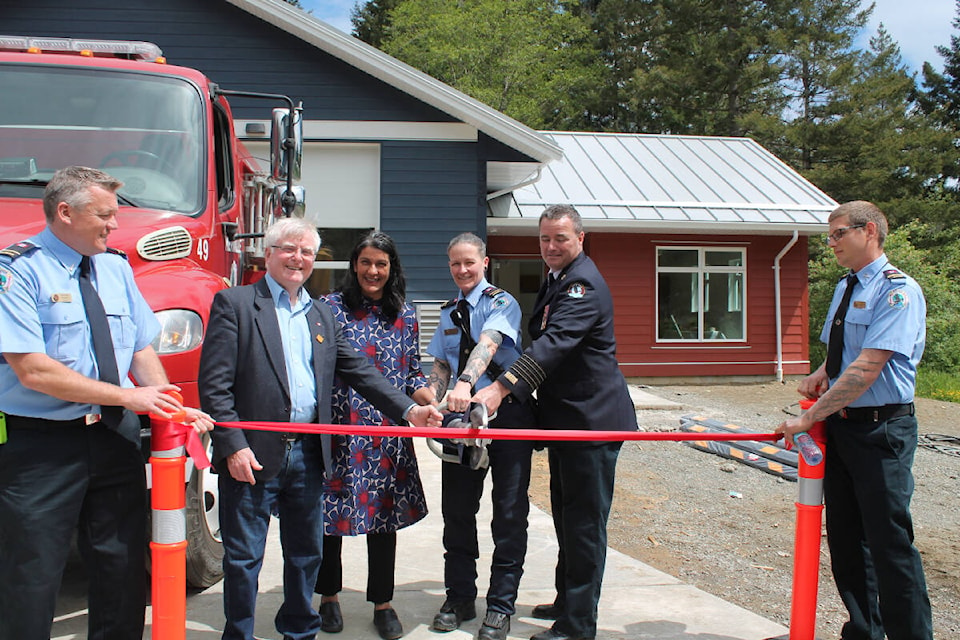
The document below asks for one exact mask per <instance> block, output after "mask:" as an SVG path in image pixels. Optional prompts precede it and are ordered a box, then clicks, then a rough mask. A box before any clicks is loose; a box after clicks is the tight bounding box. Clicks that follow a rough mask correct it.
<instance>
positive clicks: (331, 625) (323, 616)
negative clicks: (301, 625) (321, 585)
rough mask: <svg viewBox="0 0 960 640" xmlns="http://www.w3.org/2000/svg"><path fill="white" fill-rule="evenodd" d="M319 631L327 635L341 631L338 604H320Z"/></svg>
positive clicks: (341, 621)
mask: <svg viewBox="0 0 960 640" xmlns="http://www.w3.org/2000/svg"><path fill="white" fill-rule="evenodd" d="M320 630H321V631H325V632H327V633H340V632H341V631H343V614H341V613H340V603H339V602H321V603H320Z"/></svg>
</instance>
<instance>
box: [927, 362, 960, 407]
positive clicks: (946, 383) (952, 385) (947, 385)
mask: <svg viewBox="0 0 960 640" xmlns="http://www.w3.org/2000/svg"><path fill="white" fill-rule="evenodd" d="M917 395H918V396H920V397H921V398H932V399H933V400H946V401H947V402H960V375H958V374H956V373H945V372H943V371H927V370H926V369H921V370H919V371H918V372H917Z"/></svg>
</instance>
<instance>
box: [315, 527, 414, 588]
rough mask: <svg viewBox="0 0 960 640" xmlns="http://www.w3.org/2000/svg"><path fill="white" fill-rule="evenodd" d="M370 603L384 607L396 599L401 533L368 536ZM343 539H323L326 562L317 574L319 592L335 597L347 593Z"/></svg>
mask: <svg viewBox="0 0 960 640" xmlns="http://www.w3.org/2000/svg"><path fill="white" fill-rule="evenodd" d="M365 537H366V539H367V600H368V601H369V602H372V603H373V604H383V603H384V602H390V601H391V600H393V587H394V571H395V567H396V564H397V532H396V531H390V532H388V533H367V534H365ZM342 548H343V537H342V536H326V535H325V536H323V562H322V563H321V564H320V573H319V574H318V575H317V587H316V589H314V591H315V592H316V593H319V594H320V595H324V596H335V595H337V594H338V593H340V592H341V591H343V563H342V562H341V556H340V553H341V550H342Z"/></svg>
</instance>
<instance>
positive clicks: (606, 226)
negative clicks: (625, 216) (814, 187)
mask: <svg viewBox="0 0 960 640" xmlns="http://www.w3.org/2000/svg"><path fill="white" fill-rule="evenodd" d="M538 223H539V219H538V218H497V217H488V218H487V231H488V233H490V234H511V235H536V234H537V229H538ZM583 229H584V231H588V232H589V231H594V232H597V233H614V232H616V233H670V234H679V235H704V234H711V235H739V236H742V235H764V236H767V235H786V234H791V233H793V232H794V231H797V232H798V233H799V234H800V235H803V236H811V235H817V234H820V233H825V232H826V231H827V230H828V229H829V225H827V224H818V223H809V224H804V223H800V224H797V223H778V222H706V221H704V222H698V221H692V220H690V221H669V220H667V221H665V220H596V219H594V220H589V219H583Z"/></svg>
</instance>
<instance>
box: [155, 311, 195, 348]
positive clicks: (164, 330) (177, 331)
mask: <svg viewBox="0 0 960 640" xmlns="http://www.w3.org/2000/svg"><path fill="white" fill-rule="evenodd" d="M154 315H156V317H157V320H159V321H160V334H159V335H158V336H157V337H156V338H154V340H153V342H152V345H153V349H154V351H156V352H157V353H158V354H160V355H165V354H170V353H182V352H184V351H189V350H190V349H193V348H194V347H196V346H197V345H199V344H200V342H201V341H202V340H203V321H202V320H201V319H200V316H199V315H197V314H196V313H194V312H193V311H190V310H188V309H167V310H165V311H157V312H156V313H155V314H154Z"/></svg>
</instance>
